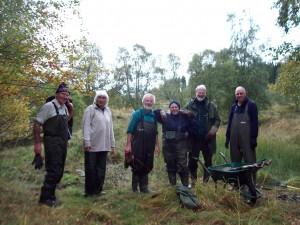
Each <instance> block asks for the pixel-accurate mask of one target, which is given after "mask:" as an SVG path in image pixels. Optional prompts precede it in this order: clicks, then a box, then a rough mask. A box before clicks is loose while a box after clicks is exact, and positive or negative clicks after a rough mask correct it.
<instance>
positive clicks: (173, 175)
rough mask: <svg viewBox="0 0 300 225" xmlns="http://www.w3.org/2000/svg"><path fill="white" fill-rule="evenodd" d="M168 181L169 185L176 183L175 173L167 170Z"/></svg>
mask: <svg viewBox="0 0 300 225" xmlns="http://www.w3.org/2000/svg"><path fill="white" fill-rule="evenodd" d="M168 177H169V182H170V184H171V186H174V185H176V173H173V172H168Z"/></svg>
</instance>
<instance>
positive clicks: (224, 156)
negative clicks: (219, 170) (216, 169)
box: [220, 152, 228, 163]
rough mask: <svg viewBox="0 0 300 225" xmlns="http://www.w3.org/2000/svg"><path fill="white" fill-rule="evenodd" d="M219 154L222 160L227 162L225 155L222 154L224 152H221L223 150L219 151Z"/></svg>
mask: <svg viewBox="0 0 300 225" xmlns="http://www.w3.org/2000/svg"><path fill="white" fill-rule="evenodd" d="M220 154H221V156H222V157H223V159H224V161H225V162H226V163H228V162H227V159H226V157H225V155H224V153H223V152H220Z"/></svg>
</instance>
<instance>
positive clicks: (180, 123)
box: [154, 109, 199, 136]
mask: <svg viewBox="0 0 300 225" xmlns="http://www.w3.org/2000/svg"><path fill="white" fill-rule="evenodd" d="M160 111H161V110H160V109H157V110H154V114H155V116H156V118H157V121H158V122H159V123H161V124H162V131H163V133H164V132H166V131H178V132H181V133H186V132H187V133H188V134H189V135H192V136H195V135H196V134H197V133H196V132H195V131H197V129H198V126H199V125H198V123H197V121H196V120H194V119H190V118H189V117H188V116H187V115H186V114H184V113H183V112H181V111H179V112H178V114H177V115H173V114H171V113H166V116H167V121H163V120H162V118H161V116H160ZM178 128H180V129H179V130H178Z"/></svg>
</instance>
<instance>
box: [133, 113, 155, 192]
mask: <svg viewBox="0 0 300 225" xmlns="http://www.w3.org/2000/svg"><path fill="white" fill-rule="evenodd" d="M156 135H157V122H156V118H154V121H153V122H147V121H144V114H143V112H142V110H141V111H140V121H139V123H138V125H137V128H136V130H135V132H134V133H133V136H132V141H131V149H132V153H133V163H132V165H131V167H132V190H133V191H134V192H136V191H137V186H138V184H139V186H140V191H141V192H145V193H147V192H149V190H148V173H150V172H151V170H152V169H153V159H154V150H155V143H156Z"/></svg>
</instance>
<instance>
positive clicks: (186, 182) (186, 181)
mask: <svg viewBox="0 0 300 225" xmlns="http://www.w3.org/2000/svg"><path fill="white" fill-rule="evenodd" d="M180 180H181V183H182V185H183V186H186V187H188V186H189V176H188V175H186V176H184V175H181V176H180Z"/></svg>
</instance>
